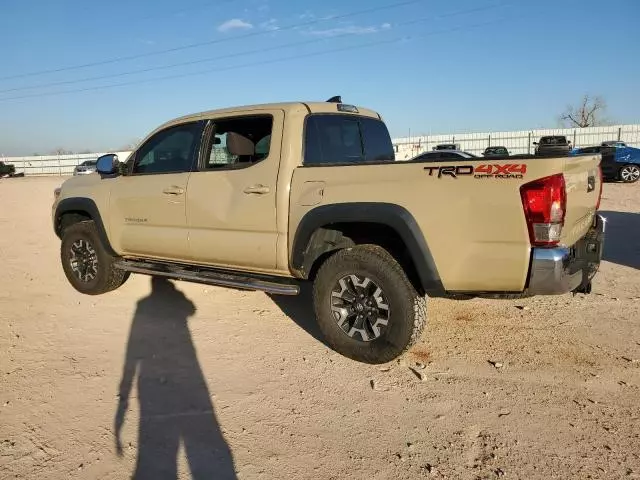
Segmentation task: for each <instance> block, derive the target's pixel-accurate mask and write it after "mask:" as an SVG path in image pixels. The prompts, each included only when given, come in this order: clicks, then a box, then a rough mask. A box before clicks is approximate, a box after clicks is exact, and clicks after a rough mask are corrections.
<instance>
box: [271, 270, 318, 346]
mask: <svg viewBox="0 0 640 480" xmlns="http://www.w3.org/2000/svg"><path fill="white" fill-rule="evenodd" d="M269 298H271V300H272V301H273V303H275V304H276V306H277V307H278V308H279V309H280V310H282V313H284V314H285V315H286V316H287V317H289V318H290V319H291V320H293V321H294V323H295V324H296V325H298V326H299V327H300V328H302V329H303V330H304V331H305V332H307V333H308V334H309V335H311V336H312V337H313V338H314V339H316V340H317V341H319V342H321V343H322V344H324V345H326V346H329V345H328V344H327V342H326V340H325V338H324V336H323V335H322V332H321V331H320V327H318V322H317V321H316V316H315V313H314V311H313V287H312V284H311V282H301V283H300V294H299V295H294V296H289V295H269Z"/></svg>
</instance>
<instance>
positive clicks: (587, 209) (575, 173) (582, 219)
mask: <svg viewBox="0 0 640 480" xmlns="http://www.w3.org/2000/svg"><path fill="white" fill-rule="evenodd" d="M600 159H601V156H600V155H599V154H596V155H594V154H588V155H577V156H572V157H567V158H566V160H565V165H564V169H563V173H564V179H565V183H566V186H567V211H566V214H565V219H564V228H563V229H562V237H561V243H562V244H564V245H567V246H572V245H574V244H575V243H576V242H577V241H578V240H580V239H581V238H582V237H584V236H585V234H586V233H587V231H588V230H589V227H590V226H591V223H592V222H593V216H594V214H595V211H596V206H597V204H598V199H599V197H600V189H601V182H602V180H601V178H600V173H599V165H600Z"/></svg>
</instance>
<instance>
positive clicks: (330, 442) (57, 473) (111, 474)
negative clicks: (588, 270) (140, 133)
mask: <svg viewBox="0 0 640 480" xmlns="http://www.w3.org/2000/svg"><path fill="white" fill-rule="evenodd" d="M60 183H61V179H60V178H24V179H9V180H0V256H1V258H2V267H1V269H0V272H1V274H0V478H38V479H49V478H52V479H67V478H69V479H74V478H82V479H120V478H123V479H124V478H129V477H130V475H131V474H132V472H133V471H134V470H135V469H136V465H137V468H138V471H139V473H140V475H139V478H154V479H163V478H191V475H193V477H194V478H207V479H210V478H215V479H225V478H240V479H310V478H318V479H333V478H335V479H338V478H340V479H367V480H369V479H372V480H373V479H405V478H450V479H476V478H482V479H484V478H498V477H501V478H513V479H516V478H518V479H551V478H557V479H586V478H602V479H617V478H640V275H639V272H640V213H639V212H640V185H639V184H636V185H622V184H607V185H605V188H604V198H603V202H602V210H603V211H605V215H607V216H608V217H609V225H608V228H609V230H608V238H607V248H606V253H605V257H606V261H605V262H604V263H603V265H602V267H601V271H600V273H599V274H598V276H597V277H596V281H595V283H594V289H593V292H594V293H593V294H591V295H588V296H583V295H577V296H575V297H573V296H571V295H564V296H559V297H538V298H534V299H527V300H521V301H491V300H470V301H458V302H454V301H445V300H432V301H430V302H429V312H430V313H429V325H428V327H427V329H426V331H425V334H424V336H423V339H422V341H421V342H420V343H419V345H417V347H416V348H414V349H413V350H412V351H411V353H410V354H408V355H407V356H406V357H405V358H403V359H402V360H401V361H399V362H394V363H393V364H389V365H386V366H382V367H381V366H367V365H362V364H358V363H355V362H352V361H350V360H347V359H345V358H343V357H341V356H339V355H338V354H336V353H334V352H332V351H331V350H329V349H328V348H327V347H326V346H325V345H324V344H323V343H322V340H321V339H320V337H319V335H318V332H317V330H316V329H315V327H314V323H313V316H312V313H311V310H310V301H309V296H308V292H306V293H305V294H304V295H302V296H301V297H297V298H285V297H283V298H270V297H269V296H267V295H264V294H262V293H243V292H239V291H231V290H224V289H218V288H212V287H207V286H201V285H194V284H187V283H182V282H176V283H175V284H174V285H175V287H167V286H165V287H162V288H160V287H159V288H158V289H157V290H156V291H154V292H153V293H152V292H151V283H150V279H149V278H148V277H144V276H132V278H131V279H130V280H129V281H128V282H127V283H126V284H125V285H124V286H123V287H122V288H121V289H119V290H117V291H115V292H113V293H110V294H108V295H105V296H102V297H88V296H82V295H80V294H78V293H76V292H75V291H74V290H73V289H72V288H71V286H70V285H69V284H68V283H67V281H66V279H65V278H64V275H63V273H62V269H61V267H60V264H59V241H58V239H57V238H56V237H55V236H54V234H53V232H52V229H51V225H50V218H49V216H50V205H51V201H52V197H53V189H54V188H55V187H56V186H58V185H59V184H60ZM119 392H123V398H122V400H124V397H128V403H125V402H122V403H120V402H119V400H120V399H119V396H118V394H119ZM119 405H120V406H121V407H122V408H120V410H119V408H118V407H119ZM117 419H120V420H123V422H124V423H123V426H122V430H121V435H120V438H121V443H120V447H121V448H119V447H118V444H117V441H116V431H117V429H116V425H117V424H118V421H117ZM139 429H140V437H139V435H138V430H139ZM161 472H162V473H161ZM176 472H177V473H176ZM190 472H192V473H190Z"/></svg>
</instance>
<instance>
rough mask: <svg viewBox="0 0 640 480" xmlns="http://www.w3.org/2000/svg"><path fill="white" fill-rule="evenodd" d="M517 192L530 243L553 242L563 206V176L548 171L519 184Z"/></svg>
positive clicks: (561, 219)
mask: <svg viewBox="0 0 640 480" xmlns="http://www.w3.org/2000/svg"><path fill="white" fill-rule="evenodd" d="M520 196H521V197H522V206H523V207H524V215H525V218H526V220H527V227H528V229H529V240H530V241H531V245H534V246H544V247H549V246H553V245H557V244H558V242H560V235H561V234H562V226H563V225H564V215H565V212H566V210H567V189H566V186H565V183H564V176H563V175H562V174H558V175H552V176H550V177H545V178H541V179H539V180H535V181H533V182H530V183H526V184H524V185H522V186H521V187H520Z"/></svg>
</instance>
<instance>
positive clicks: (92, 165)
mask: <svg viewBox="0 0 640 480" xmlns="http://www.w3.org/2000/svg"><path fill="white" fill-rule="evenodd" d="M97 163H98V160H87V161H86V162H82V163H81V164H80V165H77V166H76V168H74V169H73V175H88V174H89V173H95V171H96V164H97Z"/></svg>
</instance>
